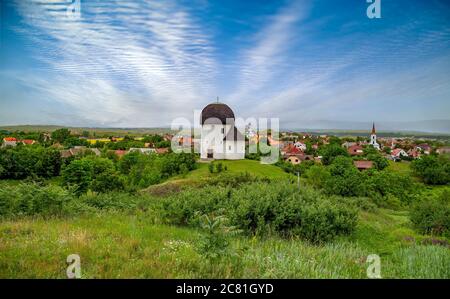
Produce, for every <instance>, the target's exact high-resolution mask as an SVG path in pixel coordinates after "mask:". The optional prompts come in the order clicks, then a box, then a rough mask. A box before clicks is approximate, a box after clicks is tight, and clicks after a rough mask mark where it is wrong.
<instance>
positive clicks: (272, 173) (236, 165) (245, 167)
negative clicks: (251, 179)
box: [177, 160, 292, 179]
mask: <svg viewBox="0 0 450 299" xmlns="http://www.w3.org/2000/svg"><path fill="white" fill-rule="evenodd" d="M219 162H221V163H222V164H223V166H224V167H225V166H226V167H227V171H226V172H228V173H232V174H237V173H242V172H248V173H250V174H252V175H254V176H258V177H266V178H270V179H284V178H289V177H292V175H290V174H288V173H286V172H284V171H283V170H282V169H281V168H280V167H277V166H274V165H268V164H261V163H260V162H259V161H254V160H236V161H230V160H223V161H215V162H214V163H219ZM208 164H209V163H199V164H198V169H196V170H194V171H191V172H190V173H189V174H188V175H187V176H186V177H185V178H186V179H201V178H207V177H210V176H211V175H214V174H211V173H209V170H208ZM177 179H179V177H178V178H177Z"/></svg>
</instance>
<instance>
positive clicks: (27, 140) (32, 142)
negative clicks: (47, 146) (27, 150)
mask: <svg viewBox="0 0 450 299" xmlns="http://www.w3.org/2000/svg"><path fill="white" fill-rule="evenodd" d="M21 142H22V143H23V144H25V145H32V144H35V143H36V141H34V140H32V139H24V140H21Z"/></svg>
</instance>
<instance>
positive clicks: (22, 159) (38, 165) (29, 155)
mask: <svg viewBox="0 0 450 299" xmlns="http://www.w3.org/2000/svg"><path fill="white" fill-rule="evenodd" d="M61 163H62V162H61V157H60V153H59V151H58V150H56V149H54V148H45V147H42V146H40V145H32V146H24V145H18V146H16V147H14V148H12V147H6V148H0V178H1V179H24V178H27V177H42V178H50V177H54V176H58V175H59V171H60V168H61Z"/></svg>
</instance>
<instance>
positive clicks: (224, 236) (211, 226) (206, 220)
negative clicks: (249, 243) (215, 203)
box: [196, 214, 239, 260]
mask: <svg viewBox="0 0 450 299" xmlns="http://www.w3.org/2000/svg"><path fill="white" fill-rule="evenodd" d="M198 218H199V220H198V221H199V223H200V227H201V228H202V229H203V230H205V234H203V235H201V237H200V239H199V242H198V243H197V246H196V249H197V251H198V252H199V253H200V254H201V255H202V256H203V257H205V258H207V259H208V260H215V259H217V258H220V257H224V256H229V255H230V254H232V253H233V252H232V251H231V248H230V247H231V246H230V242H231V237H233V236H235V235H236V234H237V233H239V230H237V229H236V228H235V227H233V226H229V225H228V222H229V221H228V219H227V218H226V217H224V216H221V215H219V216H216V215H214V214H211V215H206V214H203V215H198Z"/></svg>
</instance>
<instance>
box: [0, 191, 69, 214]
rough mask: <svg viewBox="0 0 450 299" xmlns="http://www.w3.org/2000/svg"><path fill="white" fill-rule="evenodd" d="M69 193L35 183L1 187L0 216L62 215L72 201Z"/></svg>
mask: <svg viewBox="0 0 450 299" xmlns="http://www.w3.org/2000/svg"><path fill="white" fill-rule="evenodd" d="M72 199H73V198H72V195H71V193H70V192H69V191H67V190H65V189H64V188H61V187H58V186H51V185H49V186H41V185H39V184H36V183H29V184H19V185H17V186H2V188H0V216H6V217H10V216H21V215H24V216H25V215H26V216H28V215H44V216H53V215H62V214H64V208H65V205H66V204H67V203H69V202H70V201H71V200H72Z"/></svg>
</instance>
